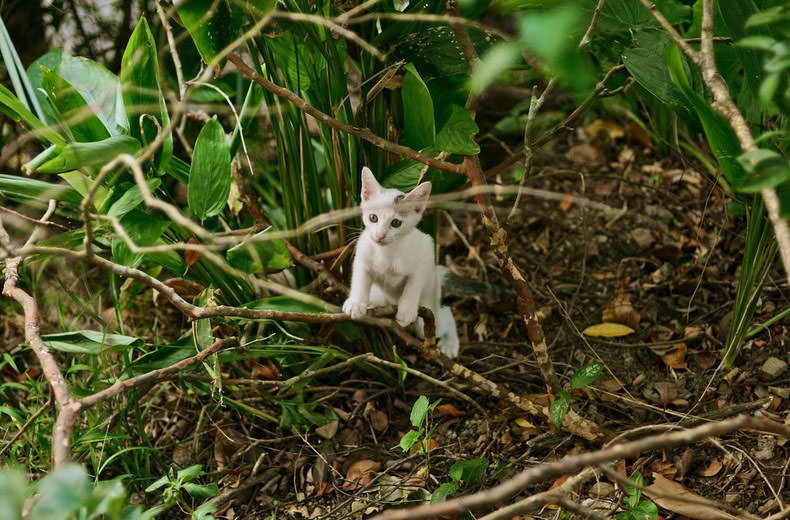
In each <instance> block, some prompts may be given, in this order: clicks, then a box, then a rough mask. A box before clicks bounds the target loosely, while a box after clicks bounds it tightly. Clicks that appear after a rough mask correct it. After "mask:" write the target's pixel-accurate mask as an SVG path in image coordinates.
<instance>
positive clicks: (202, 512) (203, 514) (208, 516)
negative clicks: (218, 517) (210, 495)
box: [192, 484, 217, 520]
mask: <svg viewBox="0 0 790 520" xmlns="http://www.w3.org/2000/svg"><path fill="white" fill-rule="evenodd" d="M214 485H216V484H214ZM216 510H217V504H214V503H210V502H209V503H206V504H203V505H202V506H200V507H198V508H197V509H195V510H194V511H192V518H193V520H214V517H213V516H212V513H213V512H214V511H216Z"/></svg>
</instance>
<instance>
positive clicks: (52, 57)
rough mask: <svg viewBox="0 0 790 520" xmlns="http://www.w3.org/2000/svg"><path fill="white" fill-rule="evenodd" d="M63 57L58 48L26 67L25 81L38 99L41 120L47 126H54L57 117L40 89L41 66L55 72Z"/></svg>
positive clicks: (61, 50) (61, 51)
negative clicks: (28, 81) (27, 80)
mask: <svg viewBox="0 0 790 520" xmlns="http://www.w3.org/2000/svg"><path fill="white" fill-rule="evenodd" d="M62 56H63V49H61V48H60V47H58V48H57V49H53V50H51V51H49V52H48V53H46V54H44V55H42V56H40V57H39V58H38V59H36V60H35V61H33V62H32V63H31V64H30V65H28V67H27V79H29V80H30V87H31V88H32V89H33V92H34V93H35V95H36V98H37V99H38V103H39V106H40V107H41V111H42V113H43V120H44V122H46V123H48V124H55V123H57V122H58V117H57V115H56V114H55V111H54V110H53V109H52V107H51V106H50V105H49V103H48V102H47V95H46V93H44V92H42V91H41V90H39V89H41V88H42V87H41V72H42V70H41V66H42V65H43V66H44V67H46V68H48V69H52V70H57V69H58V67H59V66H60V60H61V58H62Z"/></svg>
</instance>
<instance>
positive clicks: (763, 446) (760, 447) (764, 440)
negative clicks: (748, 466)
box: [754, 435, 776, 460]
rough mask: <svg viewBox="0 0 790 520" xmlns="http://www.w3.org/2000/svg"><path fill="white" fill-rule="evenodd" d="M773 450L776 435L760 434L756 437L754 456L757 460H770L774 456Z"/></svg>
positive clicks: (774, 448)
mask: <svg viewBox="0 0 790 520" xmlns="http://www.w3.org/2000/svg"><path fill="white" fill-rule="evenodd" d="M775 450H776V437H774V436H773V435H760V437H758V438H757V451H755V452H754V458H756V459H757V460H770V459H772V458H774V451H775Z"/></svg>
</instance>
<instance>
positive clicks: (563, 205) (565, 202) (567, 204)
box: [560, 197, 573, 213]
mask: <svg viewBox="0 0 790 520" xmlns="http://www.w3.org/2000/svg"><path fill="white" fill-rule="evenodd" d="M571 206H573V199H572V198H570V197H567V198H564V199H562V202H560V209H561V210H562V212H563V213H567V212H568V210H569V209H571Z"/></svg>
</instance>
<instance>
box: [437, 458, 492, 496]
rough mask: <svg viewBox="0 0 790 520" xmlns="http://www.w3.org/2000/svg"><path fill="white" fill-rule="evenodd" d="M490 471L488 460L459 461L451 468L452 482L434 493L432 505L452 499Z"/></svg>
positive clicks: (443, 485)
mask: <svg viewBox="0 0 790 520" xmlns="http://www.w3.org/2000/svg"><path fill="white" fill-rule="evenodd" d="M487 469H488V459H487V458H485V457H480V458H479V459H469V460H457V461H455V463H454V464H453V465H452V466H451V467H450V478H451V479H452V482H445V483H444V484H442V485H441V486H439V487H438V488H436V491H434V492H433V495H431V503H432V504H436V503H439V502H444V501H445V500H447V497H450V496H452V495H454V494H456V493H457V492H458V490H459V489H462V488H464V487H469V486H470V485H472V484H473V483H474V482H475V481H477V480H478V479H480V477H482V476H483V475H485V472H486V470H487Z"/></svg>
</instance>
